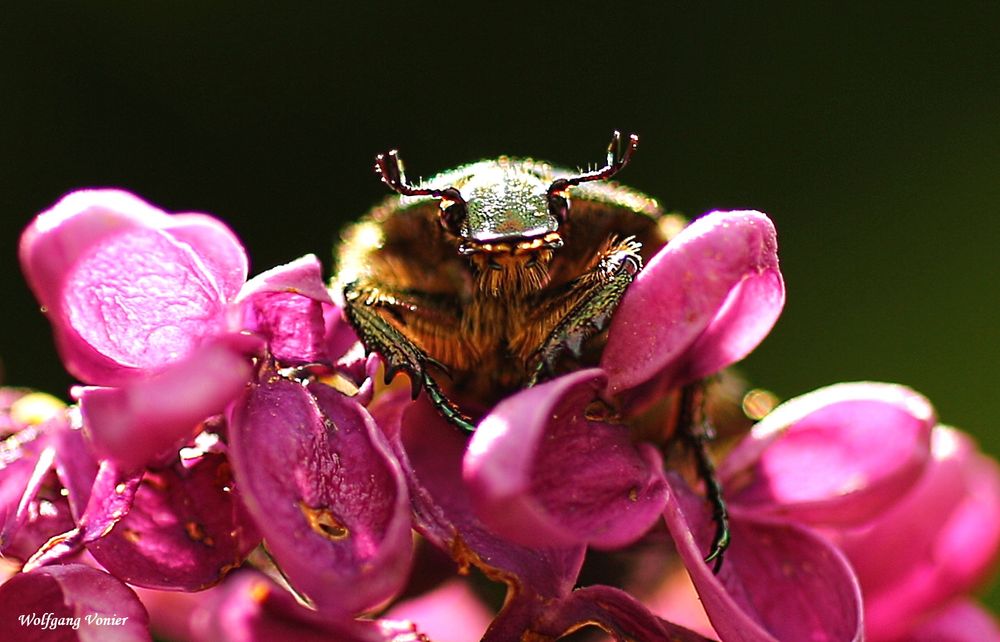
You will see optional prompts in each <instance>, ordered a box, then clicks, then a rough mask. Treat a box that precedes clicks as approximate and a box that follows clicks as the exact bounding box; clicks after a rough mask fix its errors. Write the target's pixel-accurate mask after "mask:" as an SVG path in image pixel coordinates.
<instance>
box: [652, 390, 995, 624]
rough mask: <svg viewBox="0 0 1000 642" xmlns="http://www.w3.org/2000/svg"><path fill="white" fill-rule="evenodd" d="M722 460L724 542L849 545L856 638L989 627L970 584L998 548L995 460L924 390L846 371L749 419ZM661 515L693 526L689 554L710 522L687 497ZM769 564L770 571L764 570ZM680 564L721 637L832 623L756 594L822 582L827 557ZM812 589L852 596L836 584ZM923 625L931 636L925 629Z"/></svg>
mask: <svg viewBox="0 0 1000 642" xmlns="http://www.w3.org/2000/svg"><path fill="white" fill-rule="evenodd" d="M719 474H720V477H721V478H722V481H723V484H724V485H725V487H726V489H727V491H728V494H727V497H728V499H729V502H730V510H731V513H732V518H733V526H734V527H733V548H734V549H739V548H741V547H744V546H752V547H754V548H755V550H756V554H757V556H758V558H759V559H760V560H767V558H768V557H769V556H771V555H773V552H772V550H773V549H776V548H785V549H787V548H789V547H791V546H798V545H801V543H802V542H811V544H810V547H812V548H813V549H814V553H813V556H814V557H816V555H817V553H819V552H822V553H823V555H824V556H825V558H826V559H827V560H830V561H834V560H841V559H846V560H847V561H848V562H849V563H850V567H849V568H850V569H851V570H852V571H853V572H852V575H853V576H854V577H857V584H858V589H859V590H860V592H861V594H862V595H863V600H864V621H865V634H866V639H868V640H875V641H898V642H903V641H907V640H918V639H949V640H952V639H953V640H969V641H971V640H991V639H1000V636H998V635H997V633H996V632H997V629H996V625H995V624H993V623H992V622H991V620H990V618H989V617H988V616H986V615H985V614H984V613H982V612H981V611H979V610H978V609H977V608H976V607H975V606H974V605H972V604H971V603H970V602H969V601H968V597H967V595H968V593H969V591H970V590H971V589H973V588H974V587H975V586H976V585H977V584H978V582H980V581H981V580H982V579H983V577H984V575H985V574H986V573H987V572H988V571H989V569H990V568H991V567H992V565H993V563H994V562H995V560H996V558H997V555H998V552H1000V471H998V469H997V466H996V464H995V462H992V461H990V460H988V459H986V458H985V457H983V456H982V455H980V454H978V453H977V452H976V451H975V448H974V446H973V445H972V444H971V442H970V441H969V440H968V438H967V437H965V436H964V435H962V434H961V433H958V432H957V431H955V430H953V429H950V428H944V427H942V426H938V425H937V420H936V417H935V414H934V411H933V408H932V407H931V405H930V404H929V402H928V401H927V400H926V399H924V398H923V397H922V396H920V395H918V394H916V393H914V392H913V391H911V390H909V389H906V388H903V387H901V386H894V385H889V384H877V383H857V384H838V385H835V386H830V387H828V388H824V389H821V390H817V391H816V392H813V393H810V394H808V395H805V396H803V397H799V398H797V399H793V400H791V401H788V402H786V403H785V404H783V405H781V406H779V407H778V408H776V409H775V410H774V411H773V412H772V413H770V414H769V415H768V416H767V417H766V418H765V419H763V420H762V421H761V422H760V423H758V424H757V425H756V426H755V427H754V429H753V430H752V432H751V433H750V434H749V435H748V436H747V438H746V439H744V440H743V441H742V442H741V443H740V444H739V445H738V446H737V447H736V448H735V449H734V450H733V451H732V452H731V453H730V454H729V455H728V456H727V458H726V459H725V460H724V462H723V463H722V465H721V466H720V469H719ZM699 524H700V525H701V526H699ZM668 525H670V526H671V530H672V532H675V534H676V533H678V532H693V533H695V534H696V537H695V538H694V540H691V541H688V542H687V544H688V545H686V546H684V545H682V546H681V547H680V552H681V554H682V556H687V557H688V558H689V559H696V558H697V556H698V554H699V551H700V550H701V548H700V547H699V545H698V544H699V543H700V544H701V546H703V545H704V542H705V541H706V540H707V538H708V537H710V534H711V525H710V524H709V523H708V515H707V513H706V511H705V510H704V507H703V506H701V505H700V504H698V503H697V502H688V508H686V509H682V510H681V512H680V513H679V514H677V515H675V516H674V517H673V518H670V517H668ZM783 533H787V534H788V535H783ZM792 534H796V536H795V537H794V538H792V537H789V536H790V535H792ZM764 542H767V543H766V544H764ZM679 543H683V540H681V542H679ZM762 544H763V546H762ZM734 552H735V551H734ZM730 562H731V563H730ZM767 568H771V569H774V570H777V571H778V572H777V573H774V572H771V573H766V572H765V573H764V574H763V575H762V571H766V569H767ZM688 569H689V571H690V572H691V574H692V578H693V580H694V583H695V586H696V587H697V588H698V592H699V594H700V596H701V599H702V601H703V603H704V605H705V609H706V611H707V613H708V616H709V618H710V620H711V621H712V624H713V626H714V628H715V630H716V632H717V633H718V634H719V635H720V636H721V637H722V638H723V639H725V640H729V639H735V640H739V639H748V640H757V639H771V638H768V637H766V634H770V635H773V636H774V638H777V639H805V638H807V637H808V638H809V639H828V638H829V637H830V629H829V628H827V627H828V626H829V623H821V622H816V621H814V620H810V619H809V618H808V617H806V616H805V611H806V610H807V607H806V605H804V604H799V605H798V607H796V610H794V611H793V610H789V607H791V606H794V604H795V602H790V601H789V600H787V599H784V601H783V608H782V610H781V611H776V610H773V609H769V608H766V607H765V605H766V604H768V603H769V602H770V598H769V597H768V596H769V595H771V594H772V593H774V594H780V595H782V596H787V595H788V594H789V593H792V594H794V593H795V591H797V590H801V586H802V585H803V583H804V582H829V578H830V577H831V571H832V568H830V567H829V564H828V565H827V567H826V568H824V567H823V566H820V565H818V564H813V565H811V566H810V568H809V569H806V568H805V567H802V568H799V569H794V568H791V569H789V568H782V567H780V566H777V567H776V566H774V565H773V564H770V563H769V564H768V565H767V566H766V567H761V566H745V567H744V566H743V564H742V562H741V559H740V556H739V555H738V554H737V556H736V557H735V559H733V558H730V559H729V560H727V564H726V565H725V566H724V567H723V569H722V571H721V572H720V574H719V575H718V576H713V575H712V574H710V573H707V572H705V571H704V570H703V569H699V568H698V567H696V566H694V565H692V564H690V563H689V564H688ZM762 577H765V578H767V581H765V582H762V581H761V579H762ZM796 587H798V588H796ZM814 594H818V595H822V596H823V599H824V600H827V601H834V600H836V601H838V602H839V603H841V604H843V605H844V606H845V607H846V605H847V604H848V603H849V601H848V600H847V599H846V598H847V597H848V596H846V595H841V596H838V594H837V593H836V592H834V591H830V590H827V591H819V592H814ZM778 599H779V598H778V596H777V595H776V596H775V597H774V600H775V601H777V600H778ZM716 602H717V603H718V604H717V603H716ZM720 604H721V605H723V606H724V607H725V609H722V608H720V606H719V605H720ZM726 610H728V611H729V612H730V613H731V612H732V611H734V610H735V611H738V612H742V613H743V618H742V623H741V624H739V626H738V628H737V629H734V628H733V622H734V620H733V619H732V618H731V615H730V616H727V617H720V616H719V613H720V612H725V611H726ZM858 616H859V618H860V613H859V614H858ZM928 630H937V631H939V632H940V634H941V635H942V637H941V638H933V637H932V638H927V637H926V635H927V631H928ZM985 632H991V633H990V634H989V635H986V633H985ZM821 635H825V636H827V637H826V638H818V637H817V636H821Z"/></svg>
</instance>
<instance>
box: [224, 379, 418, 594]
mask: <svg viewBox="0 0 1000 642" xmlns="http://www.w3.org/2000/svg"><path fill="white" fill-rule="evenodd" d="M229 435H230V440H231V441H230V454H231V461H232V464H233V468H234V474H235V477H236V480H237V484H238V486H239V488H240V489H241V493H243V497H244V501H245V502H246V504H247V507H248V509H249V510H250V513H251V514H252V515H253V516H254V519H255V520H256V522H257V524H258V525H259V527H260V529H261V534H262V535H263V536H264V540H265V542H266V544H267V547H268V550H269V551H270V552H271V554H272V555H273V557H274V559H275V560H276V561H277V563H278V565H279V566H280V567H281V569H282V572H283V573H284V574H285V575H286V576H287V577H288V579H289V581H290V582H291V584H292V585H293V586H294V587H295V588H296V589H297V590H299V591H301V592H303V593H305V594H306V595H308V596H309V597H310V598H312V600H314V601H315V603H316V604H317V606H319V607H320V608H322V609H324V610H327V611H330V612H339V613H357V612H360V611H363V610H366V609H369V608H372V607H374V606H376V605H377V604H379V603H380V602H382V601H384V600H386V599H388V598H390V597H392V596H393V595H394V594H395V593H397V592H398V591H399V590H400V589H401V588H402V586H403V583H404V582H405V580H406V574H407V572H408V570H409V564H410V555H411V548H412V545H411V535H410V518H409V500H408V497H407V492H406V487H405V482H404V480H403V476H402V472H401V471H400V469H399V465H398V464H397V462H396V460H395V459H394V458H393V456H392V455H391V453H390V452H389V449H388V446H387V444H386V443H385V440H384V438H383V437H382V434H381V433H380V432H379V431H378V428H377V427H376V426H375V423H374V422H373V421H372V419H371V417H370V416H369V415H368V413H367V412H366V411H365V409H364V408H363V407H361V406H360V405H359V404H357V403H356V402H355V401H353V400H352V399H349V398H347V397H344V396H343V395H341V394H340V393H339V392H337V391H335V390H334V389H332V388H329V387H327V386H325V385H322V384H313V385H310V386H308V388H307V387H304V386H302V385H300V384H299V383H296V382H292V381H289V380H285V379H280V378H277V377H275V378H273V379H271V380H269V381H267V382H265V383H261V384H257V385H254V386H252V387H251V389H250V391H249V392H248V394H247V395H246V396H245V397H244V399H243V400H242V401H240V402H238V403H237V404H236V405H235V408H234V413H233V417H232V420H231V422H230V433H229Z"/></svg>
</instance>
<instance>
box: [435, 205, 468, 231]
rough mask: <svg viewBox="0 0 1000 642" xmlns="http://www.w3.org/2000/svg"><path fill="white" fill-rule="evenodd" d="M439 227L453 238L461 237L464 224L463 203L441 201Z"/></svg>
mask: <svg viewBox="0 0 1000 642" xmlns="http://www.w3.org/2000/svg"><path fill="white" fill-rule="evenodd" d="M440 220H441V225H443V226H444V229H446V230H448V231H449V232H451V233H452V234H454V235H455V236H461V234H462V223H464V222H465V202H464V201H452V200H449V199H442V201H441V219H440Z"/></svg>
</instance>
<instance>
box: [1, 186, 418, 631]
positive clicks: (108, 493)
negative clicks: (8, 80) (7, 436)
mask: <svg viewBox="0 0 1000 642" xmlns="http://www.w3.org/2000/svg"><path fill="white" fill-rule="evenodd" d="M21 255H22V261H23V263H24V266H25V272H26V274H28V276H29V281H30V282H31V284H32V287H33V289H34V290H35V292H36V294H37V295H38V297H39V300H40V301H41V303H42V305H43V306H44V308H45V309H46V311H47V313H48V315H49V317H50V319H51V320H52V322H53V327H54V330H55V334H56V338H57V343H58V345H59V347H60V352H61V354H62V355H63V357H64V360H65V362H66V364H67V368H69V369H70V371H71V372H72V373H73V374H75V375H76V376H78V377H80V378H81V379H82V380H84V381H85V382H87V383H90V384H99V385H100V386H101V387H88V388H85V389H82V390H81V391H80V392H79V393H78V396H79V398H80V412H79V413H78V414H75V416H76V417H77V418H78V419H77V420H76V421H75V423H74V424H73V425H69V424H68V423H66V422H64V424H63V425H61V426H59V428H58V430H57V429H55V428H53V429H51V430H48V431H47V432H45V433H42V432H41V431H37V432H39V434H40V435H43V436H44V437H45V439H42V438H41V437H39V439H38V440H37V444H36V443H35V442H34V441H29V440H27V439H22V441H24V442H25V447H24V448H21V450H20V451H18V452H17V453H16V455H17V456H16V457H15V462H14V466H12V467H11V469H10V470H9V472H10V473H16V474H4V476H3V488H4V490H5V492H4V498H5V502H4V506H5V511H6V512H5V515H6V517H5V519H6V522H7V524H8V525H9V528H7V527H5V531H4V532H5V533H6V532H7V531H8V530H9V531H10V534H11V537H6V536H5V537H6V539H5V540H4V541H7V539H11V540H12V536H13V534H14V533H15V531H16V530H24V529H21V528H20V527H21V526H22V525H23V524H24V523H25V522H26V521H27V520H26V517H25V515H27V512H28V511H27V509H25V508H23V507H22V506H21V505H22V504H24V505H28V506H30V505H31V502H32V501H36V498H37V496H38V493H39V489H41V488H43V487H44V486H43V485H42V484H41V482H40V481H39V480H41V479H43V478H45V476H46V475H47V474H48V471H49V469H50V468H52V467H55V468H56V470H57V472H59V476H58V478H54V483H55V491H56V495H57V496H62V495H66V496H67V497H68V500H69V501H68V504H69V508H72V509H73V510H72V515H71V519H70V520H69V525H70V526H72V528H70V529H68V530H64V531H56V532H49V533H47V538H46V539H42V540H41V542H37V543H36V544H35V548H38V544H41V547H40V548H38V551H37V552H34V554H32V555H31V558H30V559H29V560H27V563H26V564H25V567H24V570H25V571H26V572H27V571H30V572H35V571H36V570H37V569H40V568H47V567H48V566H47V565H51V564H55V563H58V562H65V561H66V560H68V559H70V558H71V557H72V556H75V555H77V554H78V553H79V552H80V551H81V550H82V548H83V547H86V549H87V550H88V551H89V552H90V553H91V554H92V556H93V558H94V560H96V561H97V562H99V563H100V564H101V565H102V566H103V567H104V568H105V569H107V570H109V571H110V572H111V573H112V574H113V575H114V576H116V577H117V578H119V579H121V580H125V581H127V582H129V583H131V584H134V585H138V586H144V587H151V588H159V589H170V590H185V591H190V590H200V589H203V588H205V587H208V586H211V585H213V584H215V583H217V582H218V581H219V580H220V579H221V578H222V577H223V576H225V574H226V573H227V572H228V571H229V570H231V569H233V568H235V567H237V566H239V565H240V564H242V563H243V561H244V560H245V559H246V557H247V555H248V554H249V553H250V551H251V550H253V549H254V548H255V547H256V546H257V544H258V543H259V542H260V538H261V535H263V536H264V538H265V540H266V544H267V546H268V549H269V551H270V553H271V555H272V556H273V559H274V560H275V561H276V562H277V563H278V564H279V565H280V567H281V570H282V572H283V573H285V574H286V576H287V577H288V578H289V580H290V582H291V583H292V585H293V586H294V587H295V588H296V589H297V590H298V591H299V592H300V593H301V594H302V595H304V596H306V599H309V600H311V601H312V602H313V603H314V604H315V605H316V607H317V608H319V609H320V611H322V612H324V613H325V615H324V616H323V618H325V619H326V620H327V621H329V622H333V623H337V622H340V623H341V624H344V626H348V628H350V626H353V624H350V623H351V622H353V621H354V619H353V618H354V615H356V614H357V613H360V612H363V611H367V610H369V609H371V608H373V607H375V606H377V605H378V604H380V603H382V602H384V601H386V600H387V599H389V598H391V597H392V596H393V595H394V594H395V593H396V592H398V591H399V590H400V588H401V586H402V585H403V583H404V582H405V579H406V576H407V573H408V570H409V561H410V554H411V539H410V517H409V502H408V499H407V492H406V487H405V484H404V482H403V478H402V474H401V472H400V470H399V467H398V464H397V463H396V462H395V459H394V458H393V457H392V455H391V454H390V452H389V449H388V446H387V444H386V443H385V441H384V438H383V437H382V436H381V433H380V432H379V431H378V429H377V428H376V427H375V425H374V423H373V422H372V420H371V418H370V417H369V416H368V414H367V411H366V410H365V409H364V407H363V406H362V405H361V403H360V402H361V401H364V400H366V399H367V398H368V397H369V396H370V389H371V386H370V384H367V383H362V382H360V381H357V382H356V383H352V378H355V379H356V378H357V377H358V376H360V377H361V378H364V377H365V376H366V374H367V370H366V368H365V365H364V360H363V359H362V360H361V361H360V362H359V361H357V360H356V359H353V358H350V357H349V356H345V355H343V353H344V351H345V350H346V349H347V348H348V347H349V346H350V345H351V344H353V343H355V342H356V339H354V338H353V334H352V333H350V332H349V329H348V328H347V327H346V325H345V324H344V323H343V322H342V321H338V318H339V311H337V310H336V308H335V307H334V305H333V302H332V300H331V299H330V298H329V294H328V293H327V291H326V288H325V286H324V284H323V282H322V278H321V274H320V266H319V263H318V261H317V260H316V259H315V257H304V258H303V259H299V260H298V261H295V262H292V263H290V264H288V265H285V266H282V267H279V268H275V269H273V270H270V271H268V272H265V273H264V274H261V275H259V276H258V277H255V278H254V279H252V280H250V281H246V282H244V281H245V277H246V258H245V253H244V251H243V248H242V246H240V245H239V242H238V241H237V240H236V239H235V237H234V236H233V235H232V233H231V232H229V230H228V229H227V228H225V227H224V226H223V225H222V224H221V223H219V222H217V221H215V220H214V219H212V218H210V217H207V216H204V215H193V214H184V215H174V216H171V215H167V214H164V213H163V212H160V211H159V210H156V209H155V208H153V207H151V206H149V205H148V204H146V203H143V202H142V201H140V200H138V199H137V198H135V197H133V196H131V195H129V194H125V193H122V192H116V191H109V190H102V191H89V192H79V193H75V194H71V195H69V196H67V197H66V198H64V199H63V200H62V201H61V202H60V203H59V204H57V205H56V206H55V207H54V208H53V209H52V210H50V211H48V212H46V213H44V214H42V215H40V216H39V217H38V219H36V221H35V222H34V224H33V225H32V226H31V227H30V228H29V229H28V231H27V232H26V233H25V235H24V237H23V239H22V245H21ZM51 257H57V258H55V259H52V258H51ZM348 335H350V336H348ZM342 356H343V357H344V358H343V359H341V357H342ZM338 359H340V361H339V362H338V361H337V360H338ZM299 366H303V367H306V368H307V369H306V370H303V371H302V376H305V377H309V376H311V375H310V374H308V373H309V372H321V373H325V374H328V375H331V376H333V377H334V378H340V379H341V380H342V382H343V385H346V386H348V387H351V386H352V385H354V386H359V387H356V388H355V389H356V392H357V394H356V396H355V397H353V398H348V397H346V396H344V395H343V394H342V393H340V392H338V391H336V390H335V389H334V388H331V387H329V386H327V385H325V384H322V383H319V382H318V381H313V382H312V383H311V384H310V385H309V386H308V387H304V386H303V385H301V384H300V383H299V382H298V381H297V380H296V381H293V380H292V379H288V378H286V377H294V376H296V368H297V367H299ZM283 368H284V369H289V368H290V369H289V370H287V373H286V371H285V370H282V369H283ZM279 370H280V371H281V373H279ZM338 370H340V374H337V372H338ZM282 373H284V374H282ZM343 385H342V386H341V387H343ZM224 415H227V416H229V417H230V420H229V421H227V420H226V417H225V416H224ZM81 425H82V428H83V430H82V431H81V430H80V429H79V428H80V427H81ZM49 433H51V435H50V434H49ZM84 435H85V437H86V439H83V438H82V436H84ZM195 437H197V438H195ZM91 451H93V452H95V453H96V454H97V458H95V457H94V456H93V455H91ZM268 454H271V455H272V456H271V457H268V456H267V455H268ZM63 469H65V471H66V472H65V474H63ZM8 490H9V492H8ZM63 491H65V492H63ZM64 502H65V500H64ZM66 512H67V514H68V513H69V511H66ZM66 521H67V520H66V519H64V520H63V521H62V522H60V525H61V526H65V525H66ZM31 550H33V549H31ZM338 626H339V625H338ZM359 639H361V638H359ZM365 639H367V638H365ZM378 639H383V638H378ZM385 639H389V638H385Z"/></svg>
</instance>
